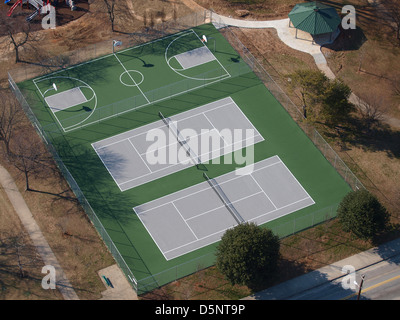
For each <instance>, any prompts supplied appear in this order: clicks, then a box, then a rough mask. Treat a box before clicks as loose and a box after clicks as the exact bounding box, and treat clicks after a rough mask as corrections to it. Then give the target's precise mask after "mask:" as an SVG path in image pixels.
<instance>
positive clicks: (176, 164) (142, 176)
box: [115, 136, 258, 191]
mask: <svg viewBox="0 0 400 320" xmlns="http://www.w3.org/2000/svg"><path fill="white" fill-rule="evenodd" d="M255 137H258V136H255ZM252 138H254V137H250V138H247V139H243V140H241V141H237V142H235V143H234V144H238V143H243V142H244V141H247V140H249V139H252ZM227 147H230V146H227ZM224 148H226V147H222V148H220V149H215V150H211V151H206V152H204V153H202V154H200V155H198V157H199V158H201V157H203V156H204V155H208V154H210V155H211V157H210V159H208V160H207V161H212V160H214V159H217V158H218V157H215V158H212V154H213V152H216V151H221V150H224ZM232 152H233V151H229V153H226V154H221V155H220V156H219V157H222V156H225V155H228V154H230V153H232ZM188 160H189V162H193V160H191V158H190V157H189V158H188ZM203 162H205V161H203ZM178 165H182V163H179V162H178V163H174V164H171V165H170V166H168V167H164V168H162V169H158V170H154V171H152V172H149V173H146V174H143V175H141V176H139V177H136V178H132V179H130V180H127V181H125V182H122V183H120V184H118V183H117V182H116V181H115V183H116V184H117V185H118V187H119V188H120V190H121V191H125V190H122V189H121V186H122V185H124V184H127V183H129V182H132V181H135V180H137V179H141V178H144V177H146V176H148V175H151V174H154V173H157V172H160V171H163V170H167V169H169V168H171V167H174V166H178ZM192 165H195V164H192ZM126 190H128V189H126Z"/></svg>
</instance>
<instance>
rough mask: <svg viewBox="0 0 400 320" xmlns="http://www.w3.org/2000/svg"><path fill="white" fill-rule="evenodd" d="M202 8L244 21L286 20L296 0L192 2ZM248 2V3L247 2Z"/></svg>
mask: <svg viewBox="0 0 400 320" xmlns="http://www.w3.org/2000/svg"><path fill="white" fill-rule="evenodd" d="M194 2H196V3H197V4H199V5H200V6H202V7H203V8H206V9H210V10H214V11H215V12H217V13H218V14H221V15H224V16H231V17H233V18H241V19H244V20H275V19H283V18H287V16H288V14H289V12H290V11H291V10H292V9H293V7H294V6H295V5H296V4H297V3H299V2H300V1H298V0H264V1H253V2H254V3H252V4H248V3H245V1H243V2H239V1H238V2H232V1H228V0H194ZM249 2H250V1H249Z"/></svg>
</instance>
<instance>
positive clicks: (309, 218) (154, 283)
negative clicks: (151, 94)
mask: <svg viewBox="0 0 400 320" xmlns="http://www.w3.org/2000/svg"><path fill="white" fill-rule="evenodd" d="M215 19H216V18H215V16H214V17H213V14H212V12H211V11H208V10H204V11H199V12H196V13H194V14H192V15H190V16H187V17H183V18H179V19H177V20H176V21H172V22H169V23H162V24H160V25H156V26H155V27H154V28H153V29H152V30H151V31H149V30H143V31H142V32H137V33H135V34H130V35H128V36H126V40H127V41H123V43H124V44H123V48H129V47H132V46H135V45H139V44H142V43H146V42H149V41H153V40H156V39H160V38H162V37H164V36H166V35H168V34H173V33H176V32H179V31H183V30H186V29H188V28H191V27H195V26H198V25H201V24H204V23H208V22H210V21H211V20H212V22H213V23H215V24H216V25H217V27H218V28H219V29H220V32H221V33H222V34H223V35H224V37H225V38H226V39H227V40H228V42H229V43H230V44H231V45H232V47H233V48H234V49H236V51H237V52H238V53H239V54H240V56H241V57H242V59H243V60H244V61H245V62H246V64H247V65H248V66H250V68H251V69H252V70H253V71H254V73H255V74H256V75H257V76H258V77H259V78H260V79H261V80H262V81H263V82H264V83H265V85H266V87H267V88H268V89H269V91H270V92H271V93H272V94H273V95H274V96H275V98H276V99H277V100H278V101H279V102H280V103H281V104H282V106H283V107H284V108H285V109H286V110H287V111H288V112H289V114H290V115H291V116H292V118H293V119H294V120H295V121H296V122H297V123H299V125H300V126H301V127H302V128H303V130H304V132H305V133H306V134H307V136H308V137H309V138H310V139H311V141H312V142H313V143H314V145H315V146H316V147H317V148H318V149H319V150H320V151H321V152H322V154H323V155H324V156H325V158H326V159H327V160H328V161H329V162H330V163H331V164H332V165H333V166H334V168H335V169H336V170H337V171H338V172H339V174H340V175H341V176H342V177H343V178H344V179H345V181H346V182H347V183H348V184H349V185H350V186H351V188H352V189H353V190H356V189H360V188H364V186H363V185H362V183H361V182H360V181H359V180H358V178H357V177H356V176H355V175H354V174H353V173H352V171H351V170H350V169H349V168H348V167H347V166H346V164H345V163H344V162H343V161H342V160H341V159H340V157H339V156H338V155H337V154H336V152H335V151H334V150H333V149H332V148H331V147H330V146H329V144H328V143H327V142H326V141H325V140H324V138H323V137H322V136H321V135H320V134H319V133H318V131H317V130H316V129H315V128H312V126H310V125H309V124H306V125H305V122H304V121H303V120H304V118H303V117H302V113H301V111H300V110H299V109H298V108H297V106H296V105H295V104H294V103H293V102H292V101H291V100H290V98H289V97H288V96H287V95H286V94H285V93H284V91H283V90H282V89H281V88H280V86H279V85H278V84H277V82H276V81H274V79H273V78H272V77H271V76H270V74H269V73H268V72H267V71H266V70H265V68H264V67H263V66H262V65H261V64H260V63H259V62H258V61H257V59H256V58H255V57H254V56H253V55H252V54H251V53H250V51H249V49H248V48H246V46H244V45H243V43H242V42H241V41H240V40H239V38H238V37H237V36H236V35H235V33H234V32H233V29H234V28H232V27H229V26H226V25H224V24H223V23H222V21H215ZM123 48H120V49H123ZM112 50H113V47H112V44H111V42H110V41H105V42H102V43H97V44H93V45H90V46H88V47H85V48H83V49H79V50H75V51H73V52H67V53H65V54H63V55H62V56H58V57H52V58H49V59H47V60H44V61H41V62H40V63H37V64H35V65H33V64H32V65H24V68H20V69H17V70H12V71H10V72H9V73H8V81H9V84H10V88H11V90H12V91H13V92H14V94H15V96H16V98H17V99H18V101H19V102H20V104H21V106H22V109H23V110H24V112H25V114H26V115H27V117H28V118H29V120H30V121H31V123H32V125H33V127H34V128H35V130H36V131H37V133H38V134H39V135H40V136H41V138H42V139H43V141H44V143H45V145H46V147H47V149H48V150H49V152H50V153H51V154H52V156H53V157H54V159H55V161H56V163H57V166H58V168H59V170H60V171H61V172H62V174H63V176H64V177H65V179H66V181H67V182H68V184H69V186H70V187H71V189H72V191H73V192H74V194H75V195H76V197H77V199H78V200H79V202H80V204H81V205H82V207H83V209H84V210H85V212H86V214H87V215H88V217H89V218H90V220H91V222H92V223H93V225H94V226H95V228H96V230H97V231H98V233H99V235H100V236H101V238H102V239H103V241H104V243H105V244H106V246H107V248H108V249H109V250H110V252H111V254H112V255H113V257H114V258H115V260H116V262H117V263H118V265H119V267H120V268H121V269H122V271H123V272H124V274H125V275H126V277H127V278H128V279H129V282H130V283H131V285H132V287H133V288H134V289H135V291H136V292H137V293H138V294H139V295H140V294H143V293H146V292H148V291H151V290H153V289H155V288H158V287H160V286H162V285H164V284H167V283H169V282H171V281H175V280H177V279H180V278H182V277H184V276H187V275H189V274H192V273H195V272H197V271H199V270H202V269H205V268H208V267H210V266H212V265H214V264H215V255H214V253H209V254H206V255H203V256H200V257H198V258H196V259H193V260H190V261H187V262H185V263H182V264H179V265H177V266H175V267H172V268H170V269H168V270H165V271H163V272H160V273H158V274H154V275H151V276H149V277H147V278H143V279H140V280H137V279H136V278H135V276H134V274H133V273H132V270H131V269H132V267H130V266H129V265H128V264H127V263H126V261H125V260H124V258H123V256H122V255H121V253H120V252H119V250H118V249H117V247H116V246H115V244H114V242H113V240H112V239H111V237H110V236H109V234H108V233H107V231H106V229H105V228H104V226H103V225H102V223H101V221H100V219H99V218H98V217H97V215H96V213H95V211H94V210H93V209H92V207H91V205H90V204H89V202H88V200H87V199H86V197H85V195H84V194H83V192H82V191H81V189H80V188H79V186H78V184H77V183H76V181H75V179H74V178H73V176H72V175H71V173H70V172H69V170H68V169H67V167H66V166H65V164H64V163H63V161H62V159H61V158H60V156H59V155H58V153H57V151H56V148H55V147H54V145H53V144H52V138H54V137H53V134H55V133H57V134H62V133H61V131H60V130H59V129H56V128H55V127H54V125H47V126H46V128H44V127H42V125H41V123H39V121H38V119H37V118H36V116H35V114H34V112H33V111H32V109H31V106H30V104H29V103H28V102H27V99H28V98H29V97H26V96H24V94H23V93H22V92H21V91H20V89H19V88H18V85H17V83H18V82H21V81H25V80H27V79H32V78H35V77H39V76H42V75H46V74H49V73H51V72H55V71H58V70H62V69H65V68H66V67H68V66H72V65H76V64H79V63H85V62H87V61H89V60H93V59H96V58H98V57H101V56H104V55H107V54H111V53H112ZM238 73H240V72H238ZM205 85H206V84H205ZM49 135H50V136H49ZM338 205H339V204H334V205H331V206H329V207H327V208H324V209H321V210H318V211H316V212H312V213H310V214H307V215H305V216H302V217H298V218H294V219H292V220H291V221H288V222H285V223H281V224H279V225H277V226H273V227H272V228H271V229H272V231H273V232H274V233H275V234H277V235H278V236H279V237H280V238H284V237H287V236H290V235H293V234H295V233H297V232H299V231H301V230H304V229H308V228H310V227H313V226H315V225H317V224H320V223H323V222H325V221H327V220H330V219H333V218H334V217H335V216H336V209H337V207H338Z"/></svg>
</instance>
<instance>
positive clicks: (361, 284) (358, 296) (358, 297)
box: [357, 274, 365, 300]
mask: <svg viewBox="0 0 400 320" xmlns="http://www.w3.org/2000/svg"><path fill="white" fill-rule="evenodd" d="M364 278H365V274H362V275H361V283H360V286H359V289H358V295H357V300H360V295H361V289H362V286H363V283H364Z"/></svg>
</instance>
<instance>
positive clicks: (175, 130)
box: [158, 111, 201, 166]
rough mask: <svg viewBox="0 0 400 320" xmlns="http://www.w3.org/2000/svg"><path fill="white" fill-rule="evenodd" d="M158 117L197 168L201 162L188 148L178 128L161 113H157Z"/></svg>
mask: <svg viewBox="0 0 400 320" xmlns="http://www.w3.org/2000/svg"><path fill="white" fill-rule="evenodd" d="M158 116H159V117H160V118H161V119H162V121H164V123H165V124H166V125H167V127H168V128H169V129H170V130H171V131H172V133H173V134H174V135H175V137H176V139H177V140H178V142H179V144H180V145H181V146H182V147H183V148H185V150H186V154H187V155H188V156H189V157H191V158H192V160H193V161H194V164H195V165H196V166H197V165H199V164H201V160H200V158H199V156H198V155H197V154H196V153H195V152H194V151H193V150H192V149H191V148H190V147H189V146H188V144H187V141H186V140H185V139H184V138H183V137H182V135H181V133H180V131H179V130H178V128H177V127H176V126H175V124H174V122H173V121H171V119H169V118H166V117H164V115H163V114H162V113H161V111H159V112H158Z"/></svg>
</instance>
